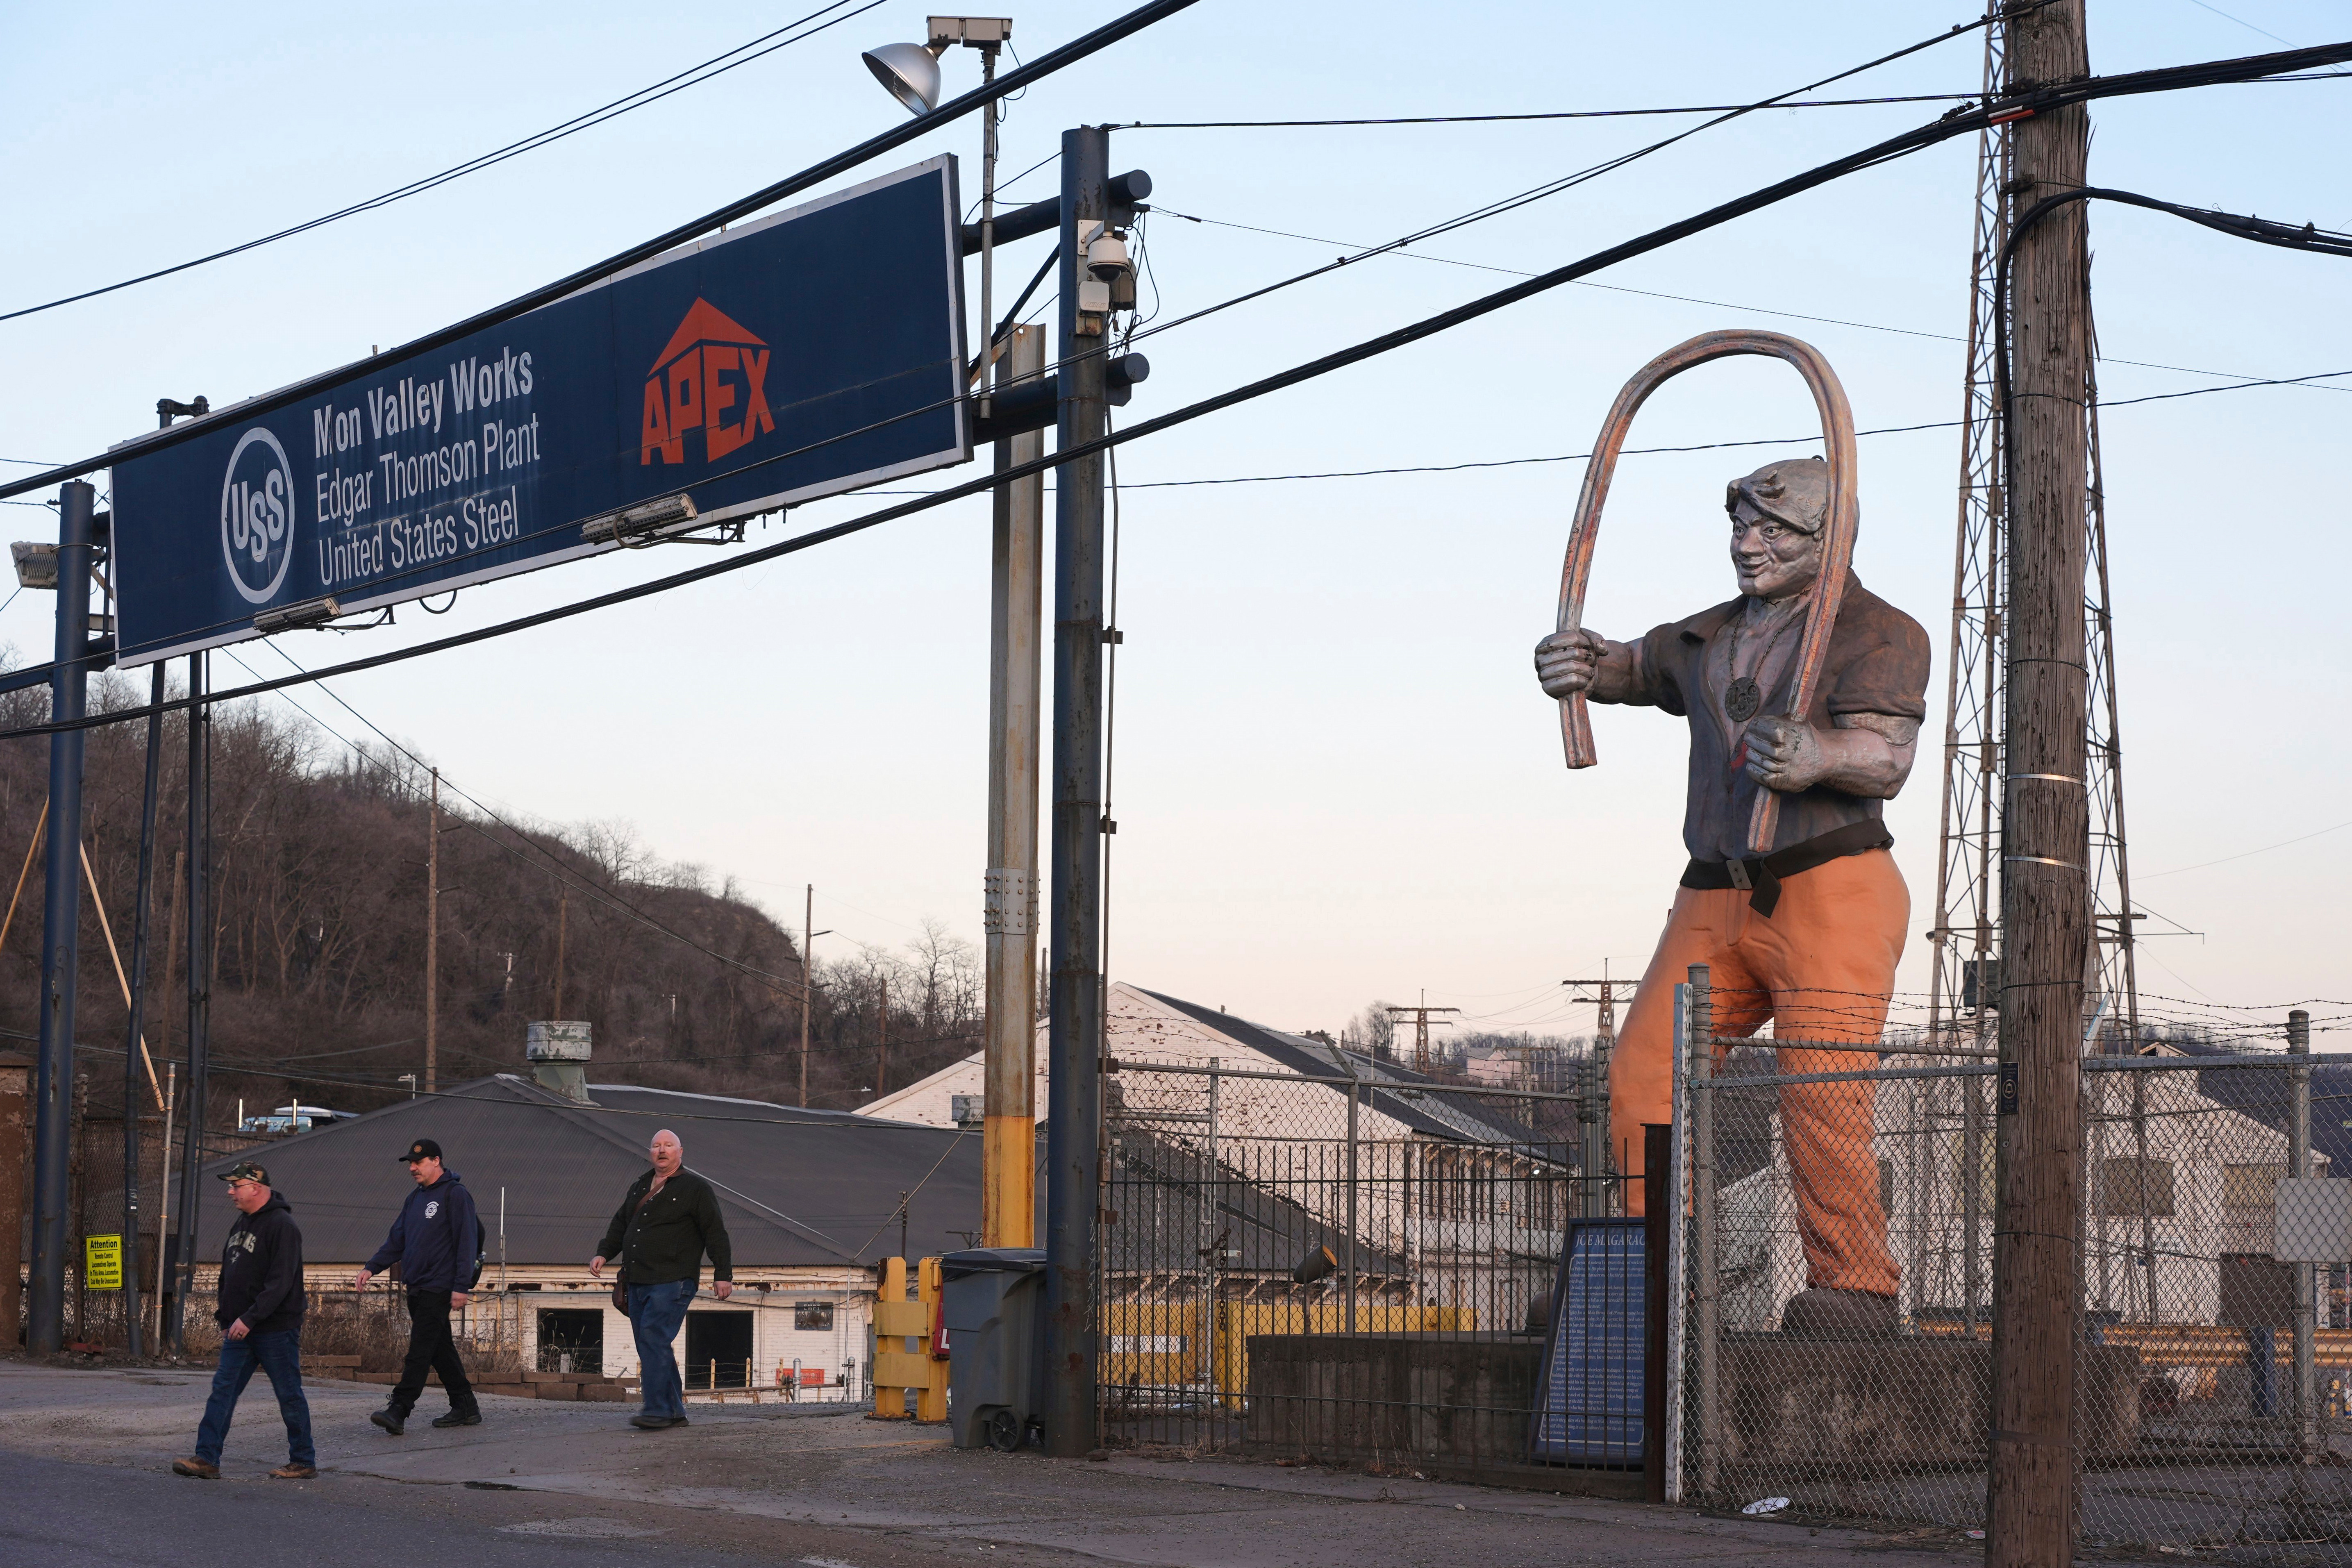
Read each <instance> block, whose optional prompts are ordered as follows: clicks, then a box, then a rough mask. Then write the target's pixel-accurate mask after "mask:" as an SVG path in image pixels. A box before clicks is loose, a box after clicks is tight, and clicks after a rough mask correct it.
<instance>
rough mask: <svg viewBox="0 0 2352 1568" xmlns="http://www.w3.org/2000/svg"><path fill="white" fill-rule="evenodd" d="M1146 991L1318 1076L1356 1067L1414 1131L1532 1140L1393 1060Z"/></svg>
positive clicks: (1381, 1104) (1377, 1097) (1386, 1109)
mask: <svg viewBox="0 0 2352 1568" xmlns="http://www.w3.org/2000/svg"><path fill="white" fill-rule="evenodd" d="M1137 989H1139V990H1140V989H1141V987H1138V988H1137ZM1143 994H1145V995H1147V996H1149V997H1150V998H1151V999H1152V1000H1153V1001H1155V1002H1158V1003H1160V1004H1161V1005H1165V1006H1169V1007H1173V1008H1174V1009H1176V1011H1178V1012H1180V1013H1181V1014H1183V1015H1184V1016H1186V1017H1188V1018H1191V1019H1192V1020H1193V1021H1194V1022H1195V1023H1199V1024H1202V1025H1205V1026H1207V1027H1209V1028H1212V1029H1214V1030H1215V1031H1216V1032H1217V1033H1219V1034H1221V1035H1223V1036H1224V1037H1226V1038H1227V1039H1230V1040H1233V1041H1234V1042H1235V1043H1236V1044H1239V1045H1244V1046H1247V1047H1249V1048H1250V1049H1252V1050H1254V1051H1260V1052H1263V1053H1265V1055H1266V1056H1269V1057H1271V1058H1274V1059H1275V1060H1276V1061H1279V1062H1281V1063H1282V1064H1283V1065H1284V1066H1285V1067H1286V1068H1290V1069H1291V1070H1292V1071H1293V1072H1297V1073H1300V1074H1303V1075H1306V1076H1308V1077H1314V1078H1333V1077H1339V1076H1343V1075H1346V1074H1347V1073H1349V1070H1350V1069H1351V1068H1352V1069H1353V1072H1354V1075H1355V1076H1356V1077H1358V1078H1361V1079H1364V1080H1365V1081H1366V1082H1367V1083H1376V1084H1379V1085H1381V1086H1383V1087H1381V1088H1379V1089H1373V1090H1371V1091H1370V1093H1369V1094H1367V1095H1366V1096H1365V1102H1366V1103H1367V1104H1370V1105H1373V1106H1376V1107H1378V1108H1379V1110H1381V1112H1382V1113H1383V1114H1384V1115H1388V1116H1392V1117H1394V1118H1395V1119H1396V1120H1398V1121H1402V1122H1403V1123H1404V1124H1405V1125H1406V1126H1408V1127H1411V1128H1412V1130H1413V1131H1416V1132H1422V1133H1426V1134H1428V1135H1429V1136H1431V1137H1433V1138H1449V1139H1460V1140H1466V1141H1468V1142H1475V1143H1523V1142H1528V1137H1529V1134H1528V1129H1527V1128H1525V1127H1523V1126H1521V1125H1519V1124H1517V1122H1514V1121H1510V1120H1509V1119H1508V1118H1507V1117H1504V1116H1501V1115H1499V1114H1497V1113H1496V1112H1495V1111H1492V1110H1487V1109H1486V1107H1485V1106H1482V1105H1480V1104H1479V1103H1478V1102H1477V1101H1476V1100H1473V1099H1470V1098H1468V1097H1466V1096H1463V1095H1458V1094H1416V1093H1414V1092H1413V1090H1412V1086H1413V1085H1416V1084H1423V1083H1433V1082H1434V1081H1436V1080H1434V1079H1431V1078H1428V1077H1426V1076H1425V1075H1423V1074H1421V1073H1417V1072H1414V1071H1412V1069H1411V1068H1401V1067H1399V1066H1397V1065H1396V1064H1395V1063H1394V1062H1384V1061H1381V1060H1380V1059H1378V1058H1373V1057H1368V1056H1364V1055H1362V1054H1361V1053H1360V1052H1356V1051H1343V1050H1340V1049H1339V1047H1334V1046H1327V1045H1324V1044H1323V1043H1322V1042H1321V1041H1319V1040H1310V1039H1308V1038H1307V1037H1305V1036H1304V1035H1293V1034H1289V1033H1287V1032H1286V1031H1284V1030H1281V1029H1270V1028H1268V1027H1266V1026H1265V1025H1263V1024H1253V1023H1250V1022H1249V1021H1248V1020H1246V1019H1244V1018H1236V1017H1234V1016H1233V1015H1231V1014H1229V1013H1213V1012H1211V1011H1210V1010H1209V1009H1208V1008H1206V1007H1203V1006H1202V1005H1200V1004H1199V1003H1197V1002H1186V1001H1183V1000H1181V999H1180V998H1178V997H1174V996H1170V995H1167V994H1164V993H1161V992H1158V991H1145V992H1144V993H1143ZM1388 1086H1394V1087H1393V1088H1391V1087H1388ZM1334 1092H1338V1091H1337V1090H1335V1091H1334Z"/></svg>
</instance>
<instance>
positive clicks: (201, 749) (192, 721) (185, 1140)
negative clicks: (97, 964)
mask: <svg viewBox="0 0 2352 1568" xmlns="http://www.w3.org/2000/svg"><path fill="white" fill-rule="evenodd" d="M210 662H211V661H210V660H209V658H207V657H206V656H205V655H204V654H201V653H192V654H190V655H189V656H188V695H189V696H190V697H191V698H193V699H194V700H195V702H194V707H192V708H190V709H189V710H188V843H187V850H186V858H187V863H188V1106H187V1131H186V1132H185V1133H184V1134H183V1135H182V1145H181V1156H180V1192H179V1199H180V1205H179V1215H178V1225H177V1230H178V1234H177V1236H176V1237H174V1238H173V1245H174V1246H175V1247H176V1248H177V1251H176V1254H175V1256H174V1258H173V1266H172V1325H171V1331H170V1333H169V1334H168V1335H167V1336H166V1338H167V1339H168V1340H169V1342H170V1344H171V1346H172V1352H173V1354H175V1355H178V1354H184V1353H185V1352H186V1351H187V1348H188V1341H187V1311H188V1297H189V1296H190V1295H191V1294H193V1293H194V1289H195V1282H196V1208H197V1198H198V1194H197V1192H196V1177H197V1175H198V1173H199V1172H200V1171H201V1170H202V1168H203V1165H204V1161H205V1095H206V1092H207V1083H206V1079H207V1078H208V1076H209V1075H208V1073H207V1071H206V1069H207V1068H208V1067H209V1066H210V1061H209V1058H210V1055H211V1046H212V978H213V901H212V863H213V831H212V828H213V765H212V759H213V708H212V704H211V703H210V702H207V701H205V693H206V692H207V691H209V690H210V689H211V687H210V684H209V679H210Z"/></svg>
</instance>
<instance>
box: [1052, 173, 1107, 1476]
mask: <svg viewBox="0 0 2352 1568" xmlns="http://www.w3.org/2000/svg"><path fill="white" fill-rule="evenodd" d="M1109 162H1110V133H1109V132H1108V130H1105V129H1103V128H1101V127H1088V128H1084V129H1080V130H1076V131H1066V132H1063V133H1062V258H1061V264H1060V265H1061V279H1060V281H1061V296H1062V297H1061V307H1060V318H1061V319H1060V326H1061V331H1059V333H1058V334H1056V336H1057V348H1058V351H1059V358H1060V362H1061V363H1060V364H1059V366H1058V367H1057V369H1056V372H1055V374H1056V376H1057V378H1058V385H1059V392H1060V396H1059V400H1058V401H1059V408H1058V420H1057V423H1056V428H1055V446H1056V447H1057V449H1059V450H1061V451H1068V450H1069V449H1070V448H1071V447H1076V446H1081V445H1083V444H1085V443H1087V442H1089V441H1093V440H1096V439H1097V438H1098V437H1101V435H1102V434H1103V430H1104V426H1105V425H1106V424H1107V423H1108V414H1107V412H1106V407H1105V401H1104V393H1105V376H1104V354H1103V349H1104V347H1105V343H1106V340H1107V336H1108V326H1109V321H1110V317H1109V312H1108V310H1104V311H1102V312H1101V313H1099V314H1088V313H1087V312H1082V311H1081V310H1079V309H1078V304H1079V299H1078V294H1079V288H1080V285H1081V283H1082V282H1083V281H1084V280H1086V279H1087V278H1088V272H1087V247H1086V246H1084V245H1083V244H1081V243H1080V241H1079V235H1080V231H1081V230H1082V228H1084V227H1086V226H1088V225H1089V224H1091V225H1092V226H1096V227H1099V226H1101V225H1102V224H1103V223H1104V222H1105V221H1106V220H1107V219H1108V216H1109V205H1108V191H1107V189H1106V187H1107V185H1108V167H1109ZM1103 472H1104V465H1103V456H1102V454H1101V453H1099V452H1097V453H1095V454H1092V455H1091V456H1088V457H1084V458H1076V459H1075V460H1074V461H1072V462H1070V463H1067V464H1066V465H1064V466H1063V468H1061V470H1060V474H1059V476H1058V478H1057V479H1056V480H1055V489H1054V495H1055V513H1054V761H1053V767H1054V828H1053V856H1054V886H1053V900H1054V908H1053V932H1052V936H1051V939H1050V946H1051V948H1052V950H1053V964H1054V969H1053V979H1052V985H1053V995H1052V1020H1051V1022H1050V1023H1049V1025H1048V1026H1047V1036H1046V1038H1047V1050H1048V1053H1049V1056H1050V1064H1049V1071H1050V1074H1051V1078H1050V1080H1049V1085H1048V1090H1047V1092H1048V1095H1049V1097H1050V1101H1051V1103H1050V1109H1049V1110H1048V1113H1047V1122H1046V1133H1045V1138H1046V1158H1045V1248H1046V1259H1045V1261H1046V1273H1045V1312H1046V1319H1045V1364H1046V1367H1047V1369H1048V1370H1047V1374H1046V1381H1047V1398H1046V1405H1045V1410H1046V1415H1045V1447H1046V1451H1047V1452H1048V1453H1050V1454H1053V1455H1055V1457H1057V1458H1075V1457H1077V1456H1080V1455H1084V1454H1086V1453H1087V1452H1088V1451H1090V1450H1091V1449H1092V1448H1093V1447H1095V1444H1096V1436H1097V1434H1096V1422H1097V1399H1096V1389H1095V1226H1096V1224H1097V1219H1098V1217H1099V1215H1098V1210H1099V1206H1100V1205H1101V1202H1102V1150H1101V1136H1102V1132H1101V1124H1102V1079H1101V1072H1102V1054H1103V985H1102V976H1101V974H1100V973H1097V964H1098V963H1100V961H1101V953H1102V759H1103Z"/></svg>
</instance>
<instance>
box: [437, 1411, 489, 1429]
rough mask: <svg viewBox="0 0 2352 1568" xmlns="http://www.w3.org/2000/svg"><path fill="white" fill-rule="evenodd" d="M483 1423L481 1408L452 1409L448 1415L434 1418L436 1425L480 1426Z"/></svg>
mask: <svg viewBox="0 0 2352 1568" xmlns="http://www.w3.org/2000/svg"><path fill="white" fill-rule="evenodd" d="M481 1424H482V1413H481V1412H480V1411H479V1410H452V1411H451V1412H449V1414H448V1415H436V1416H435V1417H434V1418H433V1425H435V1426H480V1425H481Z"/></svg>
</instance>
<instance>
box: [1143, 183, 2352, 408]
mask: <svg viewBox="0 0 2352 1568" xmlns="http://www.w3.org/2000/svg"><path fill="white" fill-rule="evenodd" d="M1151 210H1152V211H1153V212H1155V213H1159V214H1160V215H1162V216H1167V217H1173V218H1181V219H1183V220H1184V221H1185V222H1186V223H1197V224H1207V225H1211V226H1214V227H1217V228H1236V229H1241V230H1243V231H1244V232H1245V233H1249V234H1268V235H1272V236H1274V237H1276V238H1277V239H1296V240H1302V241H1304V242H1306V243H1307V244H1309V245H1336V246H1339V247H1343V248H1345V249H1349V250H1365V251H1369V250H1371V249H1373V248H1376V247H1369V246H1366V245H1364V244H1363V243H1361V242H1360V241H1358V240H1349V239H1330V238H1327V237H1324V236H1321V235H1314V234H1299V233H1297V232H1295V231H1293V230H1290V229H1285V228H1266V227H1265V226H1262V225H1259V224H1254V223H1235V222H1234V221H1233V220H1232V219H1231V218H1221V217H1202V216H1198V215H1196V214H1193V213H1185V212H1178V211H1177V210H1176V209H1175V208H1173V207H1170V206H1163V205H1154V206H1153V207H1152V209H1151ZM1390 254H1391V255H1392V256H1393V257H1394V258H1396V259H1398V260H1401V261H1428V262H1433V263H1435V264H1437V265H1439V266H1443V267H1463V268H1470V269H1471V270H1473V271H1476V272H1499V273H1501V274H1503V275H1504V276H1506V277H1508V278H1533V277H1534V276H1535V274H1534V273H1532V272H1530V271H1528V269H1527V268H1523V267H1497V266H1496V265H1495V264H1494V263H1493V262H1490V261H1465V260H1463V259H1462V258H1460V257H1455V256H1432V255H1431V254H1430V253H1429V252H1427V251H1425V250H1396V251H1391V253H1390ZM1576 286H1577V287H1578V288H1580V289H1605V290H1607V291H1608V292H1610V293H1612V294H1638V295H1640V296H1642V297H1643V299H1647V300H1675V301H1677V302H1678V303H1681V304H1685V305H1706V306H1710V307H1712V308H1714V309H1716V310H1743V311H1746V312H1748V314H1750V315H1757V316H1780V317H1784V318H1786V319H1787V320H1789V321H1819V322H1822V324H1824V325H1826V326H1832V327H1852V328H1854V329H1855V330H1856V331H1865V332H1893V333H1895V334H1896V335H1898V336H1901V337H1906V338H1932V339H1934V340H1936V341H1937V342H1947V343H1964V342H1968V341H1969V340H1968V339H1967V338H1966V337H1965V336H1963V335H1962V334H1960V333H1958V332H1931V331H1927V329H1925V328H1923V327H1890V326H1887V325H1886V324H1885V323H1884V322H1881V321H1848V320H1847V319H1845V318H1844V317H1843V316H1822V315H1815V314H1812V313H1810V312H1807V311H1804V310H1776V309H1774V308H1773V307H1771V306H1769V305H1743V304H1736V303H1734V302H1733V301H1731V300H1702V299H1699V298H1698V297H1697V296H1696V295H1692V294H1669V293H1666V292H1664V290H1662V289H1633V288H1629V287H1627V286H1626V285H1625V284H1622V283H1596V282H1594V281H1593V280H1592V279H1589V278H1583V279H1578V280H1577V284H1576ZM2096 358H2097V360H2098V362H2099V363H2101V364H2121V365H2130V366H2132V367H2133V368H2135V369H2138V370H2165V371H2174V372H2178V373H2179V374H2182V375H2214V376H2221V377H2224V378H2226V379H2228V380H2232V381H2243V382H2246V383H2247V384H2250V385H2263V386H2284V385H2295V384H2305V383H2308V382H2310V381H2311V380H2312V378H2311V377H2309V376H2301V377H2294V378H2291V379H2289V380H2286V381H2279V380H2273V379H2270V378H2265V377H2260V376H2250V375H2248V374H2246V373H2245V372H2243V371H2234V370H2200V369H2198V368H2197V367H2196V366H2194V365H2185V364H2158V363H2156V362H2155V361H2153V360H2144V359H2118V358H2116V356H2115V355H2113V354H2100V355H2097V356H2096ZM2312 390H2313V391H2315V392H2345V393H2352V387H2347V386H2317V385H2314V386H2313V387H2312Z"/></svg>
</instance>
